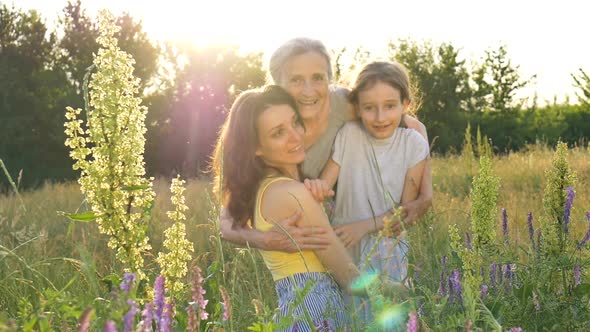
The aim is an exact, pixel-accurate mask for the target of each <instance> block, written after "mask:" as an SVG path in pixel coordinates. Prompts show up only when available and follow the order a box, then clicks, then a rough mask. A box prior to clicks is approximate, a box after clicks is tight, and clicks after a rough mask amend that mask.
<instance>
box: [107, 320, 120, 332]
mask: <svg viewBox="0 0 590 332" xmlns="http://www.w3.org/2000/svg"><path fill="white" fill-rule="evenodd" d="M104 332H117V325H116V324H115V322H113V321H112V320H109V321H107V322H106V324H104Z"/></svg>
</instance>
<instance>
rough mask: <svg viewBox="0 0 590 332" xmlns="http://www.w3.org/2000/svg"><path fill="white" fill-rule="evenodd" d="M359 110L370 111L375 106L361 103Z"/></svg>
mask: <svg viewBox="0 0 590 332" xmlns="http://www.w3.org/2000/svg"><path fill="white" fill-rule="evenodd" d="M361 110H363V111H365V112H372V111H374V110H375V106H374V105H363V106H362V107H361Z"/></svg>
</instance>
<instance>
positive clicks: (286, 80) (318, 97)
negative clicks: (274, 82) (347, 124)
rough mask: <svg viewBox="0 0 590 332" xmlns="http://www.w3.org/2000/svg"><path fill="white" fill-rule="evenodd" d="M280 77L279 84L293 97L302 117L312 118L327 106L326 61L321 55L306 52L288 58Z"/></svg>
mask: <svg viewBox="0 0 590 332" xmlns="http://www.w3.org/2000/svg"><path fill="white" fill-rule="evenodd" d="M281 77H282V78H281V81H282V82H281V86H282V87H283V88H285V89H286V90H287V91H288V92H289V93H290V94H291V96H293V98H295V100H296V101H297V104H298V106H299V113H300V114H301V117H302V118H303V119H310V118H313V117H314V116H316V115H317V114H319V113H320V111H322V110H323V109H325V107H327V104H328V98H329V95H328V83H329V82H328V61H326V59H325V58H324V57H323V56H322V55H320V54H318V53H316V52H307V53H304V54H301V55H298V56H295V57H293V58H291V59H289V61H287V62H286V63H285V68H284V69H283V72H282V76H281Z"/></svg>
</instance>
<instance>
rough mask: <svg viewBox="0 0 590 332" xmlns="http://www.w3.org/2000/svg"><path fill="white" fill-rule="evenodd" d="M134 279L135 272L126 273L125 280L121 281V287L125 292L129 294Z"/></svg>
mask: <svg viewBox="0 0 590 332" xmlns="http://www.w3.org/2000/svg"><path fill="white" fill-rule="evenodd" d="M134 281H135V273H125V275H124V277H123V281H122V282H121V285H120V286H119V287H120V288H121V290H122V291H124V292H125V294H127V295H129V291H130V290H131V287H132V286H133V282H134Z"/></svg>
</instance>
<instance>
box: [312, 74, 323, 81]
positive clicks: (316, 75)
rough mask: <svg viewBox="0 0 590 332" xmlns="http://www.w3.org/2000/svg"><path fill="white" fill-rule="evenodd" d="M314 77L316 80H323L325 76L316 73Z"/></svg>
mask: <svg viewBox="0 0 590 332" xmlns="http://www.w3.org/2000/svg"><path fill="white" fill-rule="evenodd" d="M312 78H313V80H314V81H315V82H323V81H324V79H325V76H324V75H323V74H314V75H313V77H312Z"/></svg>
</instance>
